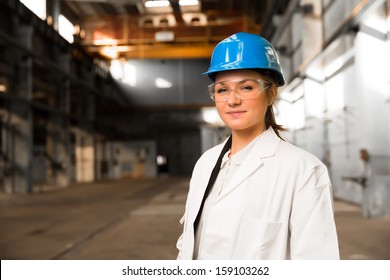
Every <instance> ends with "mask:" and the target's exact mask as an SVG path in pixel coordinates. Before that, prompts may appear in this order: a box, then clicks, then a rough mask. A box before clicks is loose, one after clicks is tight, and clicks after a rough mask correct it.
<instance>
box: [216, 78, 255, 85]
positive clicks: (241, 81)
mask: <svg viewBox="0 0 390 280" xmlns="http://www.w3.org/2000/svg"><path fill="white" fill-rule="evenodd" d="M257 80H260V79H251V78H248V79H243V80H240V81H239V82H238V83H239V84H242V83H245V82H247V81H257ZM233 81H236V80H230V81H221V82H217V83H214V84H215V85H217V84H221V85H223V84H225V83H228V82H233Z"/></svg>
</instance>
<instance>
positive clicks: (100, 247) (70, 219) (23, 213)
mask: <svg viewBox="0 0 390 280" xmlns="http://www.w3.org/2000/svg"><path fill="white" fill-rule="evenodd" d="M187 187H188V178H169V177H164V178H159V179H138V180H133V179H123V180H120V181H106V182H98V183H92V184H74V185H72V186H70V187H68V188H66V189H61V190H58V189H57V190H52V191H50V190H45V191H43V192H37V193H33V194H28V195H6V194H0V225H1V229H0V259H28V260H29V259H44V260H46V259H73V260H74V259H76V260H78V259H108V260H111V259H112V260H115V259H121V260H126V259H132V260H137V259H145V260H147V259H160V260H162V259H174V258H176V254H177V250H176V247H175V243H176V240H177V238H178V236H179V235H180V233H181V226H180V224H179V223H178V220H179V219H180V217H181V215H182V212H183V210H184V202H185V198H186V195H187ZM335 210H336V214H335V216H336V223H337V228H338V234H339V241H340V252H341V258H342V259H387V260H389V259H390V220H389V219H365V218H363V217H362V215H361V209H360V208H359V207H357V206H355V205H351V204H347V203H345V202H341V201H336V202H335Z"/></svg>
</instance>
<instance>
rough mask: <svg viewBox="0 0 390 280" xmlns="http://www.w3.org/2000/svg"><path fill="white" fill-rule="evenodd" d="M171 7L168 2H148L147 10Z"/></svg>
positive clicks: (146, 3)
mask: <svg viewBox="0 0 390 280" xmlns="http://www.w3.org/2000/svg"><path fill="white" fill-rule="evenodd" d="M169 5H170V3H169V1H168V0H157V1H146V2H145V7H147V8H158V7H168V6H169Z"/></svg>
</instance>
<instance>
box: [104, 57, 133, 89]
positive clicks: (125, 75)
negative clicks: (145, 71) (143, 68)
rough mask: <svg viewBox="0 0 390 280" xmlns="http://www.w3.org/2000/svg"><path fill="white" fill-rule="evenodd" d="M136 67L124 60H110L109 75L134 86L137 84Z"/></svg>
mask: <svg viewBox="0 0 390 280" xmlns="http://www.w3.org/2000/svg"><path fill="white" fill-rule="evenodd" d="M136 70H137V69H136V67H135V66H134V65H133V64H131V63H129V62H127V61H124V60H119V59H113V60H111V66H110V72H111V76H112V77H113V78H114V79H116V80H119V81H122V82H123V83H125V84H128V85H129V86H132V87H135V86H136V85H137V75H136V74H137V71H136Z"/></svg>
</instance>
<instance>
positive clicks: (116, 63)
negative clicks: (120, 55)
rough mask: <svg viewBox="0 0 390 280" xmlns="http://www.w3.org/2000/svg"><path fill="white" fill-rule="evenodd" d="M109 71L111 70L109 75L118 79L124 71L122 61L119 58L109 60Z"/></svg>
mask: <svg viewBox="0 0 390 280" xmlns="http://www.w3.org/2000/svg"><path fill="white" fill-rule="evenodd" d="M110 72H111V76H112V77H113V78H114V79H117V80H120V79H122V78H123V76H124V73H123V68H122V63H121V61H120V60H119V59H113V60H111V65H110Z"/></svg>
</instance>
